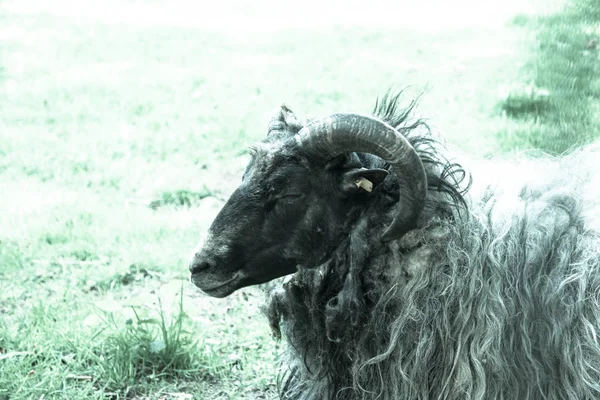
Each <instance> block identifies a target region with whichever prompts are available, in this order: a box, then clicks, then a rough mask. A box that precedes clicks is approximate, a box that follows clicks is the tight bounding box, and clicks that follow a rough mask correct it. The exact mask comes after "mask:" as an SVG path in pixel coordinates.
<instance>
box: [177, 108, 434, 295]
mask: <svg viewBox="0 0 600 400" xmlns="http://www.w3.org/2000/svg"><path fill="white" fill-rule="evenodd" d="M251 153H252V160H251V161H250V163H249V165H248V167H247V168H246V172H245V173H244V176H243V178H242V182H241V184H240V186H239V187H238V188H237V190H235V192H234V193H233V194H232V195H231V197H230V198H229V200H228V201H227V203H226V204H225V206H224V207H223V209H222V210H221V211H220V213H219V214H218V215H217V217H216V219H215V220H214V222H213V223H212V225H211V227H210V229H209V231H208V234H207V236H206V239H205V240H204V243H203V244H202V245H199V246H198V247H197V248H196V250H195V251H194V254H193V256H192V258H191V260H190V262H189V269H190V272H191V280H192V282H193V283H194V284H195V285H196V286H198V287H199V288H200V289H202V290H203V291H204V292H206V293H207V294H209V295H211V296H214V297H225V296H227V295H229V294H231V293H232V292H234V291H235V290H237V289H239V288H242V287H245V286H249V285H253V284H259V283H264V282H267V281H270V280H272V279H275V278H278V277H281V276H284V275H288V274H292V273H294V272H295V271H296V268H297V266H298V265H303V266H306V267H311V266H316V265H318V264H319V262H320V261H322V260H323V258H324V257H326V256H327V254H328V251H329V250H330V249H332V248H335V247H336V245H337V244H338V243H339V242H340V241H341V240H343V239H344V237H345V236H347V233H348V231H349V229H350V228H351V226H353V224H355V223H357V220H358V219H359V218H361V213H362V211H363V210H365V209H366V208H367V207H368V206H369V205H370V204H372V203H373V201H375V200H376V198H377V196H380V195H381V196H383V193H380V192H382V191H381V190H379V188H378V186H379V185H380V184H381V183H382V182H383V181H384V180H385V179H386V177H387V176H388V174H389V175H390V178H389V179H397V180H398V183H399V185H397V186H396V187H399V189H397V190H399V199H398V201H397V202H394V205H393V207H395V211H394V217H393V220H392V221H391V223H389V226H388V227H387V229H384V228H385V226H384V225H383V224H384V223H386V221H385V215H387V214H386V213H387V211H388V210H384V211H383V212H382V220H383V221H382V229H381V232H382V234H381V237H379V238H376V240H379V239H381V240H384V241H388V240H393V239H395V238H398V237H400V236H402V235H403V234H404V233H405V232H407V231H408V230H410V229H411V228H413V226H414V224H415V222H416V220H417V218H418V217H419V214H420V212H421V210H422V208H423V205H424V202H425V197H426V194H427V179H426V175H425V171H424V168H423V164H422V162H421V160H420V158H419V156H418V155H417V153H416V152H415V150H414V149H413V147H412V146H411V145H410V144H409V143H408V141H407V140H406V138H404V136H402V135H401V134H400V133H399V132H398V131H397V130H396V129H394V128H392V127H391V126H389V125H388V124H386V123H384V122H382V121H380V120H378V119H376V118H373V117H369V116H363V115H356V114H334V115H331V116H328V117H325V118H322V119H318V120H313V121H310V122H306V123H303V122H300V121H299V120H298V119H297V118H296V117H295V116H294V114H293V113H292V111H291V110H290V109H289V108H288V107H286V106H285V105H283V106H281V107H280V108H279V109H278V110H277V112H276V114H275V116H274V117H273V119H272V120H271V122H270V124H269V128H268V133H267V137H266V139H265V140H264V141H262V142H260V143H259V144H257V145H256V146H254V147H253V148H252V152H251ZM388 197H389V194H388ZM388 222H389V221H388Z"/></svg>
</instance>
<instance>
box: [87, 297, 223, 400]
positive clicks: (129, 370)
mask: <svg viewBox="0 0 600 400" xmlns="http://www.w3.org/2000/svg"><path fill="white" fill-rule="evenodd" d="M132 309H133V312H134V316H135V317H134V318H133V319H127V320H126V321H125V322H124V323H122V322H119V320H118V319H117V318H115V316H114V314H112V313H108V314H107V318H106V324H107V328H108V330H109V332H108V334H107V336H106V338H105V339H104V340H103V342H102V345H101V347H100V354H99V365H100V367H101V370H102V381H103V382H104V383H103V385H104V387H105V388H106V389H107V390H109V391H113V392H116V393H120V392H123V393H127V392H129V391H130V390H131V389H132V388H133V387H136V386H139V385H144V384H148V383H152V382H156V381H158V380H167V381H168V380H172V379H182V378H183V379H185V378H193V379H204V380H205V379H207V378H209V379H210V378H213V377H215V376H217V375H219V373H220V371H221V369H222V368H221V363H220V361H219V359H218V358H217V357H216V356H215V355H214V354H211V353H207V352H203V351H201V350H200V349H201V348H202V346H201V345H199V341H198V340H196V339H194V337H193V336H192V332H193V330H192V327H191V324H190V320H189V317H188V316H187V314H186V313H185V312H184V311H183V290H182V291H181V295H180V301H179V309H178V310H177V313H176V315H174V316H172V317H171V318H168V317H167V316H166V313H165V311H164V309H163V307H162V303H161V302H160V299H159V310H158V315H157V316H154V317H149V318H142V317H141V316H140V315H139V313H138V311H137V310H136V309H135V308H132Z"/></svg>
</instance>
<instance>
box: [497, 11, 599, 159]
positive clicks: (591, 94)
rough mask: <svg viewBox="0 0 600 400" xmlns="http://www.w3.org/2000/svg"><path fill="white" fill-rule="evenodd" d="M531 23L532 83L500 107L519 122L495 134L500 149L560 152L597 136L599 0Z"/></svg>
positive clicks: (515, 91) (523, 20) (529, 70)
mask: <svg viewBox="0 0 600 400" xmlns="http://www.w3.org/2000/svg"><path fill="white" fill-rule="evenodd" d="M517 21H519V23H521V24H527V23H530V24H531V25H532V26H533V27H534V28H535V29H536V30H537V37H538V42H539V49H538V51H537V53H536V57H535V58H534V59H533V60H532V61H531V64H530V66H529V68H528V74H529V75H530V76H531V82H532V83H530V84H528V85H526V86H522V87H518V88H517V89H515V90H513V91H512V92H511V93H509V95H508V96H507V97H506V99H505V100H504V101H503V102H502V103H501V108H502V109H503V110H504V111H505V112H506V113H507V114H508V115H509V116H511V117H513V118H516V119H519V120H521V121H522V124H521V125H520V126H518V127H517V128H516V129H514V130H513V131H508V132H507V131H504V132H501V133H500V134H499V141H500V144H501V146H502V147H503V148H504V149H507V150H511V149H515V148H516V149H521V148H532V147H533V148H538V149H541V150H543V151H546V152H549V153H553V154H560V153H564V152H567V151H569V150H572V149H574V148H577V147H579V146H581V145H582V144H585V143H588V142H590V141H592V140H594V139H596V138H598V137H600V125H599V124H598V120H599V118H600V63H599V62H598V60H599V59H600V47H599V46H598V42H599V41H600V29H599V28H598V26H600V3H598V2H597V1H593V0H580V1H577V2H574V3H570V4H569V6H568V7H567V8H566V11H565V12H562V13H558V14H555V15H550V16H544V17H541V18H538V19H535V20H533V21H530V22H529V21H528V20H527V19H526V18H523V17H520V18H517Z"/></svg>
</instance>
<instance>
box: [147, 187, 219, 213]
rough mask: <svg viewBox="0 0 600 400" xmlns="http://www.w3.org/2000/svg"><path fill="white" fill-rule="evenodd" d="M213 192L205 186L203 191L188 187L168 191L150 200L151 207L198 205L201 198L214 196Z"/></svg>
mask: <svg viewBox="0 0 600 400" xmlns="http://www.w3.org/2000/svg"><path fill="white" fill-rule="evenodd" d="M212 195H213V193H212V192H211V191H210V190H209V189H208V188H207V187H206V186H204V187H203V189H202V190H201V191H192V190H187V189H181V190H175V191H166V192H163V193H161V195H160V197H159V198H158V199H156V200H153V201H151V202H150V208H152V209H157V208H159V207H165V206H172V207H191V206H195V205H198V204H199V203H200V201H201V200H203V199H205V198H207V197H210V196H212Z"/></svg>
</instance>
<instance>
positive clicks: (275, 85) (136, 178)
mask: <svg viewBox="0 0 600 400" xmlns="http://www.w3.org/2000/svg"><path fill="white" fill-rule="evenodd" d="M401 3H406V4H401ZM500 3H502V5H501V6H500V5H499V4H500ZM197 4H199V3H197V2H184V1H180V0H178V1H174V2H163V1H158V0H154V1H153V0H145V1H143V0H137V1H134V0H130V1H114V0H110V1H104V2H100V3H97V4H96V3H95V4H91V3H87V2H75V1H66V0H60V1H59V0H57V1H52V2H43V1H31V0H4V1H0V41H1V43H2V46H1V47H0V209H1V210H2V211H3V212H2V213H0V313H2V315H3V318H2V320H1V321H0V399H24V398H70V399H91V398H96V399H100V398H111V399H121V398H135V399H146V398H148V399H190V398H197V399H267V398H273V397H274V396H275V392H276V390H275V386H276V359H277V354H278V351H279V348H278V344H277V342H276V341H275V340H273V339H272V338H271V336H270V332H269V328H268V325H267V323H266V321H265V318H264V317H263V316H262V314H261V312H260V305H261V303H262V296H263V293H262V291H261V288H248V289H244V290H241V291H239V292H237V293H235V294H234V295H232V296H230V297H228V298H226V299H221V300H218V299H212V298H208V297H207V296H205V295H203V294H202V293H201V292H199V291H198V290H196V289H195V288H194V287H192V285H191V284H190V283H189V282H188V280H187V267H186V261H187V258H188V256H189V255H190V253H191V251H192V249H193V248H194V246H195V245H196V243H197V242H198V241H199V240H200V238H201V237H202V235H203V233H204V232H205V231H206V229H207V227H208V225H209V224H210V221H211V220H212V218H213V217H214V216H215V215H216V213H217V212H218V210H219V208H220V207H221V206H222V204H223V202H224V201H225V199H226V198H227V197H228V195H229V193H231V191H232V190H233V189H234V188H235V186H236V184H237V182H239V179H240V176H241V172H242V171H243V168H244V165H245V164H246V162H247V160H248V156H247V151H246V148H247V145H248V144H250V143H252V142H254V141H257V140H260V139H261V138H262V137H263V135H264V134H265V128H266V123H267V121H268V119H269V117H270V114H271V112H272V111H273V110H274V109H275V108H276V107H277V106H278V105H279V104H280V103H282V102H286V103H287V104H288V105H290V106H291V108H292V109H293V110H294V111H295V112H296V113H297V114H298V115H299V116H300V117H308V116H322V115H326V114H329V113H332V112H338V111H356V112H369V111H370V110H371V108H372V106H373V104H374V101H375V98H376V97H377V96H378V95H382V94H383V93H384V92H385V91H386V90H387V89H388V88H390V87H394V88H403V87H406V86H409V87H408V89H407V93H408V95H407V99H410V96H411V95H417V94H419V93H421V92H423V91H424V92H425V94H424V95H423V97H422V99H421V102H420V106H419V108H418V114H419V115H421V116H424V117H427V118H428V120H429V122H430V124H431V125H432V126H433V127H434V129H435V130H436V131H439V132H441V134H442V135H444V137H445V138H446V140H447V142H448V144H449V146H450V147H451V148H453V149H454V150H455V151H456V152H458V153H466V154H469V155H475V156H487V155H490V154H494V153H496V152H498V151H499V149H502V150H503V151H506V150H511V151H514V148H518V146H517V147H515V146H513V145H514V144H515V142H518V141H519V140H521V141H522V132H530V131H532V130H533V131H536V132H541V133H544V132H546V131H545V130H543V129H546V128H544V127H546V126H550V125H544V124H543V121H542V123H540V120H543V119H544V118H545V117H544V116H543V115H542V114H538V111H539V110H538V108H539V107H541V106H542V105H544V104H545V103H544V101H545V100H544V99H545V97H546V96H547V95H548V94H549V95H550V96H552V95H553V94H554V93H555V91H554V88H553V87H550V86H551V84H552V82H554V81H552V80H550V83H548V84H546V83H544V84H543V85H542V84H540V82H543V76H542V77H541V78H540V76H541V75H540V70H541V67H543V63H542V64H541V61H540V54H542V55H543V54H545V53H544V52H543V51H542V50H540V48H542V47H541V46H540V42H541V41H542V42H543V39H544V37H546V36H544V32H545V31H544V29H546V28H544V26H545V25H544V21H548V20H549V19H545V18H553V16H554V15H556V14H557V13H558V14H559V15H562V14H561V12H562V10H563V7H564V6H565V4H564V3H563V2H562V1H558V0H556V1H551V2H549V1H545V0H544V1H542V0H531V1H527V2H524V1H521V0H518V1H517V0H511V1H504V2H494V1H475V0H459V1H453V2H444V1H442V0H438V1H434V0H426V1H419V2H410V3H409V2H392V1H383V2H378V5H375V6H369V7H368V8H367V7H366V6H365V5H364V2H358V1H349V2H348V1H346V2H343V3H342V2H333V3H323V2H308V3H307V2H303V3H302V4H299V5H297V6H296V7H294V8H289V9H288V8H286V7H283V6H282V5H281V3H279V2H274V1H272V0H261V1H258V2H251V3H248V2H242V1H224V2H218V3H217V4H213V5H212V6H211V8H208V7H201V6H199V5H197ZM590 4H592V3H590ZM594 10H595V9H594ZM560 21H563V20H560ZM561 23H562V22H561ZM569 26H571V25H569ZM597 27H598V25H594V24H591V23H590V24H589V25H586V26H585V29H583V28H582V29H583V30H581V32H580V31H579V30H578V31H577V35H579V36H569V35H567V36H566V37H567V39H569V38H571V37H575V38H576V39H574V40H575V45H574V46H575V49H576V50H574V51H576V53H575V54H576V56H577V57H578V58H581V60H584V61H585V62H584V67H585V68H587V69H585V68H583V67H582V68H583V69H581V71H583V72H581V74H587V75H585V76H588V75H589V76H594V74H593V73H592V72H593V71H597V70H596V69H594V68H597V64H598V61H597V60H598V52H597V49H596V45H595V44H594V43H597V42H593V41H594V40H598V38H599V37H600V29H598V28H597ZM569 29H571V30H570V31H569V32H571V31H574V30H573V28H569ZM578 29H579V28H578ZM586 29H587V30H586ZM555 31H556V30H554V31H552V32H555ZM540 35H541V36H540ZM559 39H560V38H559ZM561 40H562V41H561ZM579 42H581V43H579ZM543 43H545V42H543ZM543 43H542V44H543ZM551 43H559V44H561V43H567V45H569V46H570V45H572V43H570V42H568V40H567V41H565V40H563V39H560V40H558V39H557V40H554V41H552V42H551ZM579 46H580V47H581V48H580V47H579ZM594 57H596V58H594ZM543 60H544V59H543V58H542V61H543ZM586 60H590V61H589V62H588V61H586ZM560 63H561V65H566V63H565V62H562V61H561V62H560ZM585 63H587V64H585ZM568 65H571V64H568ZM573 65H579V64H577V63H575V64H573ZM578 71H579V70H578ZM573 76H575V78H574V80H573V82H574V83H573V85H575V86H577V85H579V84H580V82H582V80H581V79H579V78H578V77H579V75H573ZM582 76H584V75H582ZM595 76H597V74H596V75H595ZM583 81H584V83H585V85H586V86H585V87H584V89H585V90H586V91H585V93H586V94H585V98H584V99H583V100H582V99H580V98H579V97H578V98H577V101H581V102H582V103H581V104H584V103H583V102H585V107H587V108H586V109H585V110H586V112H585V115H588V114H589V115H592V116H593V115H594V112H595V113H596V115H598V114H599V113H598V110H600V107H598V104H599V103H598V98H599V97H600V96H598V94H599V92H600V84H599V82H598V80H597V79H596V80H594V79H592V78H590V79H589V80H583ZM573 85H572V86H573ZM547 86H548V87H547ZM578 90H579V89H578ZM519 91H521V92H523V91H524V93H525V95H515V93H516V92H519ZM519 93H520V92H519ZM578 93H583V89H580V90H579V92H578ZM523 96H524V98H525V100H523ZM540 96H541V97H542V100H541V101H540V102H539V103H538V97H540ZM534 97H535V98H536V99H535V101H532V99H533V98H534ZM580 97H583V96H580ZM523 101H524V102H525V103H526V107H523V106H522V103H523ZM574 101H575V100H573V101H571V100H569V104H575V105H579V104H580V103H577V102H574ZM538 105H539V107H538ZM528 107H530V108H532V109H533V111H532V110H529V108H528ZM524 108H527V110H526V112H528V113H530V114H531V113H533V116H532V115H528V116H526V117H523V116H522V115H518V118H515V117H514V115H511V114H515V113H516V114H520V112H521V111H520V110H522V109H524ZM572 108H576V107H575V106H573V107H572ZM565 109H566V108H565ZM589 110H591V111H589ZM594 110H595V111H594ZM576 111H577V110H576ZM576 111H574V112H573V115H577V116H578V118H580V116H581V115H582V112H576ZM588 111H589V112H588ZM540 115H541V116H540ZM594 118H596V117H594ZM594 118H592V119H590V121H592V122H593V121H597V119H594ZM553 124H554V123H553ZM590 124H591V122H590ZM559 125H560V124H559V123H555V124H554V125H552V127H555V126H559ZM591 125H593V124H591ZM591 125H590V126H591ZM597 125H598V124H596V126H597ZM540 127H541V128H540ZM542 128H543V129H542ZM568 128H569V129H571V128H573V125H569V126H568ZM548 129H550V128H548ZM552 129H554V128H552ZM557 129H558V128H556V129H554V130H552V131H551V132H554V131H556V132H559V133H560V132H562V131H559V130H557ZM561 129H562V128H561ZM581 130H582V131H583V129H581ZM548 132H550V130H549V131H548ZM519 143H521V142H519ZM511 146H512V147H511Z"/></svg>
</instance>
